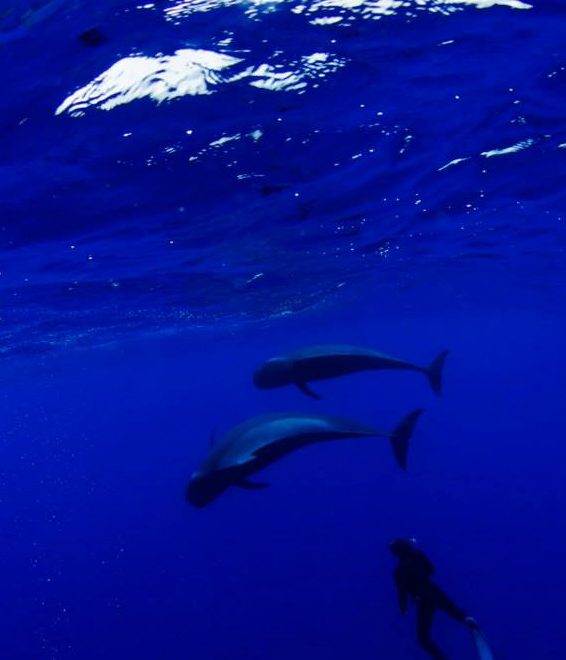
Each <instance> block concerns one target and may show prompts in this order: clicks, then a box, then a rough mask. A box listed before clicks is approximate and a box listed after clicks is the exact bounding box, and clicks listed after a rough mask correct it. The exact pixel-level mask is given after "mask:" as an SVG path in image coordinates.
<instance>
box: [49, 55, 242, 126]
mask: <svg viewBox="0 0 566 660" xmlns="http://www.w3.org/2000/svg"><path fill="white" fill-rule="evenodd" d="M238 62H241V60H240V59H238V58H236V57H231V56H229V55H223V54H221V53H215V52H212V51H208V50H192V49H184V50H178V51H175V54H174V55H166V56H163V57H145V56H133V57H125V58H123V59H121V60H118V62H116V63H115V64H113V65H112V66H111V67H110V68H109V69H108V70H106V71H105V72H104V73H102V74H101V75H99V76H98V77H96V78H95V79H94V80H93V81H92V82H90V83H89V84H88V85H86V86H85V87H81V88H80V89H78V90H77V91H76V92H74V93H73V94H71V95H70V96H68V97H67V98H66V99H65V100H64V101H63V103H61V105H60V106H59V107H58V108H57V110H56V111H55V114H56V115H60V114H63V113H64V112H67V113H68V114H70V115H72V116H73V117H80V116H81V115H83V114H84V113H85V110H86V109H87V108H89V107H91V106H96V107H99V108H101V109H102V110H112V109H113V108H116V107H117V106H119V105H124V104H125V103H130V102H131V101H134V100H136V99H142V98H146V97H148V98H151V99H153V100H154V101H157V102H158V103H161V102H163V101H170V100H171V99H174V98H178V97H180V96H196V95H202V94H210V93H211V90H210V87H211V86H214V85H216V84H218V83H219V82H221V78H220V77H219V75H218V73H217V72H218V71H221V70H222V69H225V68H227V67H230V66H233V65H234V64H237V63H238Z"/></svg>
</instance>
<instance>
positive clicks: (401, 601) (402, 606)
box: [395, 568, 407, 614]
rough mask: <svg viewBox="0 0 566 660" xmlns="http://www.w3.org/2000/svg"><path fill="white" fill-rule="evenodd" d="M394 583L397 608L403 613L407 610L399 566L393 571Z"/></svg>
mask: <svg viewBox="0 0 566 660" xmlns="http://www.w3.org/2000/svg"><path fill="white" fill-rule="evenodd" d="M395 584H396V585H397V595H398V597H399V608H400V610H401V614H405V612H406V610H407V590H406V588H405V581H404V580H403V576H402V575H401V572H400V571H399V568H397V569H396V571H395Z"/></svg>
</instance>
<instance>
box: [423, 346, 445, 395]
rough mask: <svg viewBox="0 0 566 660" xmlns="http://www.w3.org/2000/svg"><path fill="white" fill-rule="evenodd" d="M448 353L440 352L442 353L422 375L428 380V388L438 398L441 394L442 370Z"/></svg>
mask: <svg viewBox="0 0 566 660" xmlns="http://www.w3.org/2000/svg"><path fill="white" fill-rule="evenodd" d="M448 353H449V351H442V353H440V355H439V356H438V357H437V358H436V359H434V360H433V361H432V362H431V363H430V365H429V366H428V367H427V368H425V369H424V373H425V374H426V377H427V378H428V382H429V383H430V386H431V387H432V389H433V391H434V393H435V394H437V395H438V396H440V395H441V393H442V369H443V368H444V361H445V360H446V356H447V355H448Z"/></svg>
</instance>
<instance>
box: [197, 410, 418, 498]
mask: <svg viewBox="0 0 566 660" xmlns="http://www.w3.org/2000/svg"><path fill="white" fill-rule="evenodd" d="M421 413H422V408H419V409H417V410H414V411H413V412H411V413H410V414H409V415H407V416H406V417H405V418H404V419H403V420H402V421H401V422H400V423H399V424H398V425H397V426H396V427H395V429H393V430H392V431H384V430H381V429H377V428H373V427H371V426H365V425H363V424H358V423H357V422H354V421H351V420H349V419H343V418H339V417H331V416H328V415H314V414H313V415H309V414H303V413H274V414H270V415H262V416H261V417H255V418H253V419H250V420H248V421H246V422H243V423H242V424H239V425H238V426H236V427H234V428H233V429H232V430H231V431H229V432H228V433H227V434H226V435H225V436H224V437H223V438H221V439H220V441H219V442H218V443H217V444H214V445H213V446H212V447H211V450H210V453H209V455H208V456H207V457H206V459H205V460H204V461H203V463H202V465H201V466H200V467H199V468H198V469H197V470H196V471H195V472H194V473H193V475H192V476H191V478H190V481H189V484H188V486H187V490H186V494H185V495H186V499H187V501H188V502H190V503H191V504H192V505H193V506H196V507H203V506H206V505H207V504H210V503H211V502H212V501H214V500H215V499H216V498H217V497H219V496H220V495H221V494H222V493H223V492H224V491H225V490H226V489H227V488H229V487H230V486H238V487H240V488H248V489H256V488H265V487H266V484H259V483H254V482H251V481H249V477H250V476H251V475H252V474H254V473H255V472H258V471H259V470H261V469H263V468H264V467H266V466H267V465H269V464H271V463H274V462H275V461H277V460H279V459H280V458H282V457H283V456H285V455H286V454H289V453H291V452H293V451H296V450H297V449H300V448H301V447H306V446H308V445H312V444H316V443H319V442H326V441H329V440H340V439H345V438H361V437H375V436H383V437H387V438H389V439H390V442H391V447H392V449H393V454H394V456H395V459H396V461H397V463H398V465H399V466H400V467H401V468H402V469H406V467H407V452H408V448H409V440H410V438H411V436H412V434H413V428H414V426H415V423H416V421H417V419H418V418H419V416H420V414H421Z"/></svg>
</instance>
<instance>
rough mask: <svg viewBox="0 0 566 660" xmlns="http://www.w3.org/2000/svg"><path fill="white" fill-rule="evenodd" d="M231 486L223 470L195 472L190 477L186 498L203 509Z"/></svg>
mask: <svg viewBox="0 0 566 660" xmlns="http://www.w3.org/2000/svg"><path fill="white" fill-rule="evenodd" d="M229 486H230V482H229V481H228V480H227V479H226V478H225V476H224V475H223V474H222V473H221V472H210V473H204V474H202V473H197V472H195V474H193V475H192V477H191V478H190V479H189V483H188V485H187V489H186V491H185V499H186V500H187V502H189V504H192V505H193V506H194V507H197V508H199V509H201V508H202V507H205V506H206V505H207V504H210V503H211V502H214V500H215V499H216V498H217V497H219V496H220V495H221V494H222V493H223V492H224V491H225V490H226V489H227V488H228V487H229Z"/></svg>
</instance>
